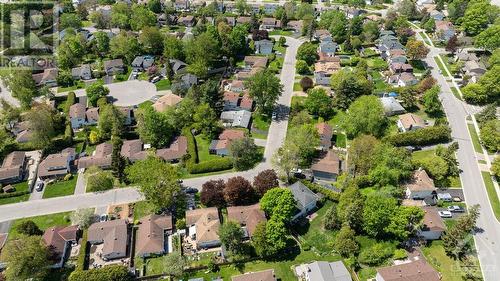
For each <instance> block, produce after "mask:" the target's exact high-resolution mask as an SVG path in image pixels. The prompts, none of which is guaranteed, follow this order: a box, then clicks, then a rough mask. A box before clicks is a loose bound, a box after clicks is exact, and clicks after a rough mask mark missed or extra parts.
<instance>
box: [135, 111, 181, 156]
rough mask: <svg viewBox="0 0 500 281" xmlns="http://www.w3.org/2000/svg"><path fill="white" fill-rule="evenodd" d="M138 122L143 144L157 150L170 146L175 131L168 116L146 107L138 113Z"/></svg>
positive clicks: (138, 130)
mask: <svg viewBox="0 0 500 281" xmlns="http://www.w3.org/2000/svg"><path fill="white" fill-rule="evenodd" d="M136 120H137V128H136V130H137V133H138V134H139V136H140V138H141V140H142V141H143V142H145V143H150V144H151V145H152V146H153V147H156V148H161V147H164V146H167V145H168V144H170V140H171V139H172V136H173V132H174V131H173V128H172V125H171V124H170V123H169V121H168V119H167V116H166V115H164V114H162V113H159V112H156V111H155V110H154V109H153V107H146V108H143V109H140V110H139V111H138V112H137V115H136Z"/></svg>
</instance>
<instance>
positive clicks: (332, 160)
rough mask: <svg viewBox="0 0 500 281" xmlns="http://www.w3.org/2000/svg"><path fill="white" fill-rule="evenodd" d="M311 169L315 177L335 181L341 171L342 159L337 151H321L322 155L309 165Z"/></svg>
mask: <svg viewBox="0 0 500 281" xmlns="http://www.w3.org/2000/svg"><path fill="white" fill-rule="evenodd" d="M311 171H312V173H313V176H314V178H315V179H318V180H326V181H336V180H337V176H338V175H339V174H340V173H341V171H342V161H341V160H340V158H339V156H338V154H337V152H335V151H333V150H329V151H328V152H326V153H325V152H323V153H322V157H321V158H319V159H317V160H316V162H315V163H314V164H313V165H312V166H311Z"/></svg>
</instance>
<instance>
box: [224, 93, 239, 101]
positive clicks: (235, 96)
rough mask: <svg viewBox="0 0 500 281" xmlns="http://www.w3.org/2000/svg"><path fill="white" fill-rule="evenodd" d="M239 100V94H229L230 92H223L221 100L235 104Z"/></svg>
mask: <svg viewBox="0 0 500 281" xmlns="http://www.w3.org/2000/svg"><path fill="white" fill-rule="evenodd" d="M239 98H240V94H238V93H235V92H231V91H225V92H224V98H223V100H224V101H228V102H234V103H236V102H238V99H239Z"/></svg>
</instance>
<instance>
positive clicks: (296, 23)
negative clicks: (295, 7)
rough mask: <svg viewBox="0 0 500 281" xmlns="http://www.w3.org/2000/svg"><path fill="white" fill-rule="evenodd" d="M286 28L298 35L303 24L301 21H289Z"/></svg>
mask: <svg viewBox="0 0 500 281" xmlns="http://www.w3.org/2000/svg"><path fill="white" fill-rule="evenodd" d="M286 27H287V28H289V29H292V30H293V31H294V32H295V33H299V34H300V33H302V29H303V28H304V22H303V21H302V20H291V21H289V22H288V23H287V24H286Z"/></svg>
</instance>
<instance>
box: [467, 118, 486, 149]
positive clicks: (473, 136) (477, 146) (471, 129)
mask: <svg viewBox="0 0 500 281" xmlns="http://www.w3.org/2000/svg"><path fill="white" fill-rule="evenodd" d="M467 128H468V129H469V134H470V138H471V139H472V146H474V150H475V151H476V152H477V153H483V149H482V148H481V143H480V142H479V136H478V135H477V132H476V128H475V127H474V124H467Z"/></svg>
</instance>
